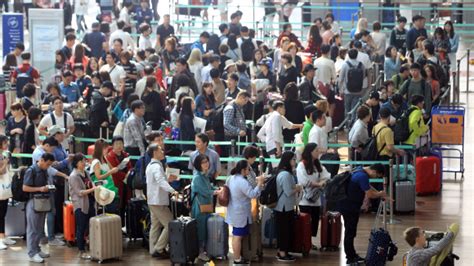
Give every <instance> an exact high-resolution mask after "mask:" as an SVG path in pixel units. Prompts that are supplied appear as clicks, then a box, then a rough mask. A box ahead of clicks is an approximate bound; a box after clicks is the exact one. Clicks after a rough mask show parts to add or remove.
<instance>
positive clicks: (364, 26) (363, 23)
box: [350, 18, 369, 40]
mask: <svg viewBox="0 0 474 266" xmlns="http://www.w3.org/2000/svg"><path fill="white" fill-rule="evenodd" d="M368 29H369V22H368V21H367V19H366V18H360V19H359V20H358V21H357V27H355V28H354V29H352V30H351V34H350V36H351V40H353V39H354V37H355V35H356V34H359V33H361V32H363V31H368Z"/></svg>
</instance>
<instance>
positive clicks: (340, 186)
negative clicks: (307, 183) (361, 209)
mask: <svg viewBox="0 0 474 266" xmlns="http://www.w3.org/2000/svg"><path fill="white" fill-rule="evenodd" d="M351 177H352V173H351V172H349V171H346V172H344V173H340V174H338V175H336V176H334V177H333V178H331V179H330V180H329V181H328V182H327V183H326V186H325V187H324V198H325V199H326V201H327V202H329V203H335V202H338V201H341V200H344V199H346V198H347V187H348V185H349V182H350V181H351Z"/></svg>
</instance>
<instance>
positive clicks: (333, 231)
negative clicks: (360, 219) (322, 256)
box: [321, 211, 342, 251]
mask: <svg viewBox="0 0 474 266" xmlns="http://www.w3.org/2000/svg"><path fill="white" fill-rule="evenodd" d="M341 232H342V223H341V214H340V213H339V212H331V211H328V212H325V213H324V214H323V216H322V217H321V250H322V251H324V250H326V251H337V250H339V244H340V243H341Z"/></svg>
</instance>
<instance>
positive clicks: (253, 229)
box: [242, 221, 263, 261]
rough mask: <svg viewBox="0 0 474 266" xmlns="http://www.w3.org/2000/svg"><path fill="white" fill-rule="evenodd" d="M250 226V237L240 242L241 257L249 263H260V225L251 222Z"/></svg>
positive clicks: (257, 222) (261, 253)
mask: <svg viewBox="0 0 474 266" xmlns="http://www.w3.org/2000/svg"><path fill="white" fill-rule="evenodd" d="M249 226H250V235H248V236H245V237H244V238H243V240H242V256H243V257H244V259H246V260H249V261H261V260H262V258H263V249H262V225H261V222H259V221H256V222H253V223H252V224H250V225H249Z"/></svg>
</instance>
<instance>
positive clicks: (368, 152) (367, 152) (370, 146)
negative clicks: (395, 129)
mask: <svg viewBox="0 0 474 266" xmlns="http://www.w3.org/2000/svg"><path fill="white" fill-rule="evenodd" d="M384 128H387V126H384V127H382V128H381V129H379V131H378V132H377V133H376V134H375V136H372V137H371V138H370V139H369V141H367V143H366V144H365V145H364V149H363V150H362V152H361V157H362V160H364V161H375V160H378V158H379V153H380V152H381V151H382V150H383V149H384V148H385V145H386V143H384V144H383V146H382V148H380V150H379V149H377V137H378V135H379V134H380V132H382V130H383V129H384Z"/></svg>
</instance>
